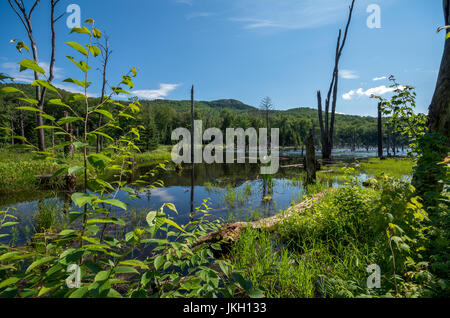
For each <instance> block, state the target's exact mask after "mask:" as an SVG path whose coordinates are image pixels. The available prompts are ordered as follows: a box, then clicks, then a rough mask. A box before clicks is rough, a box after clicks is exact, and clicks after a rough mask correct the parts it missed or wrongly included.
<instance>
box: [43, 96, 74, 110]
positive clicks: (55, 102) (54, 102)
mask: <svg viewBox="0 0 450 318" xmlns="http://www.w3.org/2000/svg"><path fill="white" fill-rule="evenodd" d="M47 104H48V105H55V106H63V107H67V108H70V107H69V105H67V104H64V103H63V102H62V101H61V99H59V98H58V99H50V100H49V101H48V103H47Z"/></svg>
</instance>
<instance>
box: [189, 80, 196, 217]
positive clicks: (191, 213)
mask: <svg viewBox="0 0 450 318" xmlns="http://www.w3.org/2000/svg"><path fill="white" fill-rule="evenodd" d="M194 168H195V165H194V85H192V88H191V202H190V203H191V209H190V215H191V218H192V217H193V215H194V180H195V175H194Z"/></svg>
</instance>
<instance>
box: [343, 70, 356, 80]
mask: <svg viewBox="0 0 450 318" xmlns="http://www.w3.org/2000/svg"><path fill="white" fill-rule="evenodd" d="M339 75H340V77H342V78H344V79H356V78H359V75H358V74H356V71H352V70H340V71H339Z"/></svg>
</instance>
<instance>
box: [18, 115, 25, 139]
mask: <svg viewBox="0 0 450 318" xmlns="http://www.w3.org/2000/svg"><path fill="white" fill-rule="evenodd" d="M19 126H20V136H21V137H22V138H25V126H24V124H23V109H20V110H19ZM20 143H21V144H22V145H24V144H25V140H23V139H22V140H21V141H20Z"/></svg>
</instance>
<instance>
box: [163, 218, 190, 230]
mask: <svg viewBox="0 0 450 318" xmlns="http://www.w3.org/2000/svg"><path fill="white" fill-rule="evenodd" d="M164 222H165V223H167V224H169V225H172V226H174V227H176V228H177V229H179V230H180V231H182V232H185V233H186V231H185V230H183V229H182V228H181V227H180V226H179V225H178V224H176V223H175V222H174V221H172V220H169V219H166V220H165V221H164Z"/></svg>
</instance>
